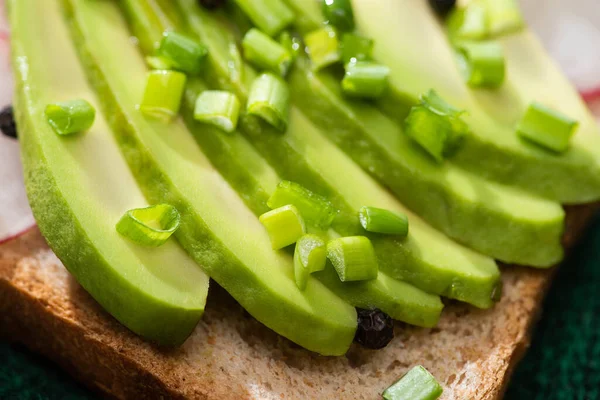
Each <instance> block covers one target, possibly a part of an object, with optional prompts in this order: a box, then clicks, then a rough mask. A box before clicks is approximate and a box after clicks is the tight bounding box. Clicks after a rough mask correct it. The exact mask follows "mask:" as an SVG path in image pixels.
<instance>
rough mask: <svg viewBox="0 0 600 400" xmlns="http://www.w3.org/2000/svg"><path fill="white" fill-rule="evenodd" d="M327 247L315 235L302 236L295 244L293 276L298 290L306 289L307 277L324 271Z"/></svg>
mask: <svg viewBox="0 0 600 400" xmlns="http://www.w3.org/2000/svg"><path fill="white" fill-rule="evenodd" d="M326 261H327V245H326V244H325V241H324V240H323V239H321V238H320V237H319V236H317V235H310V234H309V235H304V236H302V237H301V238H300V239H299V240H298V241H297V242H296V249H295V250H294V276H295V278H296V285H298V288H300V290H304V289H305V288H306V283H307V281H308V275H310V274H311V273H313V272H317V271H322V270H324V269H325V263H326Z"/></svg>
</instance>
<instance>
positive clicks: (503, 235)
mask: <svg viewBox="0 0 600 400" xmlns="http://www.w3.org/2000/svg"><path fill="white" fill-rule="evenodd" d="M177 3H178V4H179V6H180V7H181V9H182V14H183V15H185V17H184V19H185V20H186V21H187V22H188V25H189V29H191V30H192V31H194V32H195V33H196V34H197V35H198V36H199V37H200V38H201V40H202V41H203V42H204V43H205V44H206V45H207V46H208V47H209V48H211V52H210V55H209V62H208V63H207V68H208V69H209V71H210V73H209V76H210V77H211V78H210V79H207V81H209V82H211V83H212V82H215V83H216V84H217V85H218V84H220V82H221V81H223V79H224V78H223V77H226V76H227V62H228V54H227V50H226V49H227V46H228V37H231V36H232V35H233V33H232V32H231V30H229V28H228V27H227V25H226V23H225V22H224V21H222V20H220V19H222V18H223V17H222V16H221V15H220V14H219V13H214V12H211V13H208V12H206V11H204V10H202V9H200V8H199V7H197V4H196V3H195V2H193V1H192V0H178V2H177ZM166 7H171V8H172V6H170V5H167V6H165V8H166ZM244 76H245V78H246V79H245V80H244V81H241V82H237V83H232V82H229V85H224V86H223V87H225V88H229V89H231V90H234V91H235V92H236V93H237V94H238V96H239V97H240V98H242V99H243V98H245V97H246V94H247V90H248V86H249V84H248V82H251V80H252V77H254V76H256V73H255V72H254V71H253V70H252V68H250V67H249V66H248V65H245V69H244ZM289 84H290V88H291V94H292V99H293V102H294V104H295V105H296V106H298V107H299V108H300V109H301V111H302V112H303V113H304V114H305V115H306V116H308V117H309V118H310V119H311V120H312V122H313V123H315V125H317V126H318V127H319V128H321V132H322V133H323V134H325V135H327V136H328V137H329V138H330V139H331V140H333V141H334V142H335V143H336V144H337V145H338V146H339V147H340V148H342V149H343V150H344V151H346V153H348V154H349V155H350V156H351V157H352V158H353V159H354V160H355V161H356V162H357V163H358V164H360V165H361V166H362V167H363V168H364V169H365V170H367V171H368V172H370V173H372V174H373V175H375V176H376V177H377V178H379V179H380V180H381V181H383V182H384V183H385V184H386V185H387V186H389V187H390V188H391V189H392V190H393V191H394V193H395V194H396V195H397V196H398V197H399V199H400V200H402V201H403V202H404V204H405V205H407V206H408V207H409V208H411V209H413V210H415V211H416V212H417V214H419V215H420V216H422V217H423V218H424V219H425V220H426V221H428V222H429V223H431V224H432V225H434V226H435V227H436V228H438V229H440V230H442V231H443V232H444V233H446V234H447V235H448V236H450V237H452V238H454V239H456V240H457V241H459V242H462V243H465V244H467V245H468V246H470V247H472V248H474V249H475V250H477V251H479V252H481V253H483V254H487V255H490V256H492V257H494V258H497V259H500V260H502V261H505V262H514V263H519V264H523V265H531V266H536V267H548V266H551V265H553V264H555V263H556V262H558V261H559V260H560V259H561V258H562V254H563V251H562V247H561V244H560V236H561V233H562V230H563V219H564V212H563V210H562V209H561V208H560V206H559V205H558V204H556V203H553V202H550V201H547V200H543V199H538V198H536V197H533V196H530V195H529V194H527V193H523V192H521V191H519V190H515V189H512V188H509V187H505V186H502V185H498V184H494V183H491V182H486V181H484V180H483V179H481V178H479V177H477V176H476V175H474V174H470V173H468V172H466V171H463V170H462V169H459V168H457V167H455V166H452V165H448V164H444V165H437V164H435V163H433V162H431V161H430V160H429V158H428V157H427V155H425V154H423V152H421V151H420V150H419V149H418V148H417V147H416V146H415V145H413V144H412V142H411V141H410V140H409V139H408V138H407V137H406V135H404V134H403V133H402V132H401V129H400V127H399V126H398V124H396V123H394V122H393V121H392V120H390V119H389V118H387V117H385V116H384V115H383V114H381V113H379V112H378V111H377V110H375V109H374V108H373V107H371V106H369V105H367V104H364V103H357V102H349V101H345V100H344V99H343V98H342V95H341V93H339V82H336V81H334V79H333V78H332V77H330V76H327V75H322V74H314V73H312V71H310V69H309V67H307V66H306V65H303V64H302V62H300V63H298V65H296V66H295V68H293V69H292V71H291V73H290V75H289ZM293 109H294V108H293ZM296 114H299V113H296ZM291 117H292V118H294V117H295V112H294V111H293V110H292V113H291ZM247 122H248V119H246V123H243V124H242V126H241V130H242V132H243V133H245V134H246V135H247V136H248V137H249V138H250V141H251V142H252V143H253V144H254V146H255V147H257V149H259V151H260V152H261V153H262V154H263V156H264V157H265V158H267V159H268V160H269V162H270V163H271V164H272V165H273V166H275V167H276V168H277V169H278V171H279V173H280V175H282V176H285V177H286V178H287V179H291V180H297V181H299V182H300V183H302V184H304V185H305V186H310V185H312V189H313V190H315V191H318V192H321V193H323V194H326V195H327V196H328V197H330V198H332V199H334V200H339V201H340V203H343V197H340V195H339V193H337V191H339V189H340V187H341V184H340V182H339V178H336V177H332V178H331V179H330V180H329V181H328V182H323V178H322V177H321V175H322V173H321V172H318V171H317V172H315V169H322V170H325V171H327V170H329V169H330V167H328V166H326V163H327V161H328V159H329V158H330V156H329V154H327V153H325V152H323V154H324V155H325V156H324V157H323V158H322V159H318V158H317V159H315V160H308V161H307V160H306V159H305V158H306V157H305V155H303V152H304V151H305V149H308V148H310V146H309V145H308V144H307V142H309V140H307V139H306V136H308V135H309V132H310V131H315V129H316V128H315V127H314V126H313V125H306V124H305V129H304V131H301V130H294V129H293V125H294V124H291V126H292V129H290V130H289V131H288V132H287V133H286V134H285V135H283V136H281V135H277V134H275V133H273V134H271V135H268V134H266V133H265V131H266V130H265V129H263V128H261V127H256V126H252V124H249V123H247ZM254 125H256V124H254ZM267 131H268V130H267ZM312 136H321V135H319V134H318V133H316V134H315V135H312ZM311 140H312V139H311ZM327 143H328V142H327ZM323 145H326V144H323ZM328 149H331V150H328V151H331V152H334V154H335V151H336V150H335V149H334V147H333V146H329V147H328ZM281 154H285V157H281V156H280V155H281ZM339 162H343V161H340V160H338V163H339ZM307 163H308V164H307ZM319 163H320V165H321V167H320V168H319V166H318V165H319ZM330 164H333V163H330ZM345 164H348V165H350V164H352V163H351V162H350V161H348V160H346V161H345ZM346 168H352V167H350V166H348V167H346ZM298 171H303V172H302V173H301V174H298ZM342 171H343V169H342ZM342 173H343V172H342ZM291 175H296V176H294V177H292V176H291ZM298 175H299V176H298ZM344 175H346V174H344ZM319 182H321V183H319ZM317 184H320V187H317V186H316V185H317ZM332 186H333V187H335V189H332V188H331V187H332ZM354 187H356V185H354ZM338 206H339V205H338ZM346 229H351V226H346ZM344 234H346V232H344ZM413 283H415V282H413Z"/></svg>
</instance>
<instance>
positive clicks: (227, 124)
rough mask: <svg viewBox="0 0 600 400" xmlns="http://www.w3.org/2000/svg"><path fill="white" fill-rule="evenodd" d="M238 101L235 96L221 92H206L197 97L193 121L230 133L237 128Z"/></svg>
mask: <svg viewBox="0 0 600 400" xmlns="http://www.w3.org/2000/svg"><path fill="white" fill-rule="evenodd" d="M239 115H240V101H239V100H238V98H237V97H236V95H235V94H233V93H229V92H225V91H221V90H206V91H204V92H202V93H200V95H199V96H198V99H197V100H196V108H195V109H194V119H196V120H197V121H200V122H204V123H207V124H211V125H214V126H216V127H218V128H220V129H221V130H223V131H225V132H227V133H231V132H233V131H235V128H236V127H237V122H238V117H239Z"/></svg>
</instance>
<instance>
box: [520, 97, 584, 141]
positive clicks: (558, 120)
mask: <svg viewBox="0 0 600 400" xmlns="http://www.w3.org/2000/svg"><path fill="white" fill-rule="evenodd" d="M578 125H579V123H578V122H577V121H575V120H574V119H572V118H569V117H567V116H565V115H563V114H561V113H559V112H557V111H555V110H552V109H550V108H548V107H546V106H543V105H541V104H539V103H535V102H534V103H532V104H531V105H530V106H529V107H528V108H527V111H526V112H525V115H524V116H523V118H522V119H521V121H520V122H519V124H518V125H517V133H518V134H519V135H520V136H521V137H523V138H525V139H528V140H529V141H532V142H534V143H536V144H538V145H540V146H543V147H545V148H547V149H549V150H553V151H555V152H557V153H562V152H564V151H565V150H567V148H568V147H569V140H570V139H571V136H573V133H574V132H575V130H576V129H577V126H578Z"/></svg>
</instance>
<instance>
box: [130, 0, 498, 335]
mask: <svg viewBox="0 0 600 400" xmlns="http://www.w3.org/2000/svg"><path fill="white" fill-rule="evenodd" d="M156 5H157V3H154V2H152V1H145V0H125V1H124V2H123V3H122V6H123V8H124V10H125V14H126V15H127V16H128V19H129V20H130V21H131V26H132V28H133V29H134V33H135V34H136V36H137V37H138V38H139V39H140V41H141V42H146V41H147V42H152V41H154V40H156V39H159V38H160V32H163V31H164V30H167V29H172V25H171V24H172V23H173V22H172V21H171V20H170V19H169V18H168V17H167V15H166V14H165V13H164V12H163V10H162V9H160V8H158V9H157V8H156ZM149 10H155V11H154V12H153V13H148V12H147V11H149ZM167 10H168V9H167ZM153 21H154V23H153ZM156 21H160V23H156ZM152 26H154V28H153V29H152V28H150V27H152ZM142 27H143V28H142ZM204 90H206V86H205V85H204V83H203V82H202V81H201V80H200V79H193V80H192V82H190V84H189V87H188V90H187V97H188V101H187V102H186V103H187V107H185V109H184V110H183V115H184V117H185V119H186V124H187V126H188V129H189V130H190V132H191V133H192V134H193V136H194V138H195V139H196V141H197V142H198V144H199V145H200V146H201V147H202V149H203V151H204V152H205V154H206V155H207V157H209V158H210V160H211V162H212V163H213V165H215V166H216V167H217V168H218V169H219V171H220V172H221V173H222V174H223V176H224V177H225V178H226V179H227V180H228V181H229V182H230V183H231V185H232V186H233V187H234V188H235V189H236V191H237V192H238V194H239V195H240V197H242V198H243V199H244V201H245V202H246V204H247V205H248V207H249V208H251V209H252V210H253V211H254V212H255V214H257V215H260V214H261V213H263V212H265V211H267V210H269V208H268V206H267V204H266V203H267V200H268V198H269V195H270V194H271V193H272V192H273V191H274V190H275V188H276V186H277V184H278V183H279V182H280V181H281V180H282V179H281V178H279V177H278V175H277V173H276V172H275V171H274V170H273V169H272V168H271V167H270V166H269V165H268V163H267V162H266V161H265V160H264V159H263V158H262V157H261V156H260V155H259V154H258V153H257V152H256V150H254V148H253V147H252V146H251V145H250V144H249V143H248V142H247V141H246V140H245V139H244V138H243V136H241V135H240V134H239V133H236V134H234V135H224V134H223V133H222V132H220V131H218V130H216V129H214V128H211V127H210V126H207V125H205V124H200V123H198V122H196V121H194V120H193V108H194V103H195V100H196V98H197V97H198V93H200V92H202V91H204ZM299 128H301V127H299ZM274 178H275V179H274ZM494 268H495V266H494ZM328 271H330V270H328ZM495 272H496V274H495V275H494V276H495V277H494V278H493V279H491V280H490V281H491V282H490V284H491V285H492V288H488V287H487V284H488V282H485V284H484V285H483V290H478V291H476V293H474V294H473V295H471V294H470V293H469V294H468V295H465V296H466V297H468V298H469V299H471V298H472V299H474V300H473V301H475V302H476V303H477V304H479V305H480V306H481V307H488V306H491V305H492V304H493V300H492V298H491V295H490V293H491V292H492V291H493V290H495V287H496V285H497V284H498V282H497V281H498V274H499V273H498V271H497V269H495ZM314 276H315V277H316V278H317V279H318V280H320V281H321V282H323V283H324V284H325V285H326V286H327V287H328V288H330V289H331V290H332V291H334V292H335V293H336V294H337V295H338V296H340V297H341V298H342V299H344V300H345V301H347V302H348V303H349V304H352V305H353V306H355V307H360V308H367V309H371V308H379V309H381V310H382V311H383V312H385V313H387V314H389V315H390V316H391V317H392V318H394V319H396V320H399V321H403V322H407V323H409V324H413V325H418V326H426V327H431V326H434V325H436V324H437V321H438V320H439V316H440V313H441V310H442V308H443V304H442V302H441V300H440V299H439V297H438V296H435V295H432V294H428V293H426V292H424V291H422V290H420V289H417V288H416V287H414V286H412V285H410V284H408V283H405V282H401V281H398V280H394V279H391V278H390V277H388V276H386V275H385V274H384V273H383V272H380V273H379V276H378V277H377V279H374V280H372V281H366V282H356V283H354V284H352V285H346V284H344V283H342V282H341V281H340V280H339V278H338V277H337V275H336V273H335V272H333V274H330V273H325V272H324V273H322V274H316V275H314ZM477 283H479V284H480V283H481V281H478V282H477ZM466 286H469V285H466ZM480 288H481V285H480V286H479V287H478V289H480ZM486 289H488V290H489V291H490V292H489V293H487V295H486V294H483V295H480V292H483V291H484V290H486ZM458 296H459V297H460V295H458ZM479 296H481V297H479Z"/></svg>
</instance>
